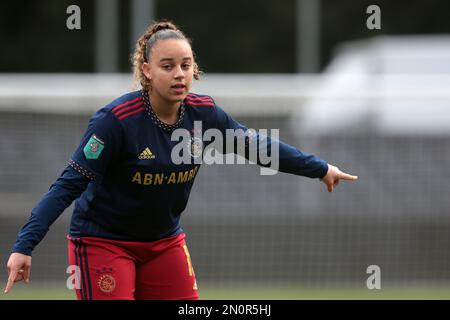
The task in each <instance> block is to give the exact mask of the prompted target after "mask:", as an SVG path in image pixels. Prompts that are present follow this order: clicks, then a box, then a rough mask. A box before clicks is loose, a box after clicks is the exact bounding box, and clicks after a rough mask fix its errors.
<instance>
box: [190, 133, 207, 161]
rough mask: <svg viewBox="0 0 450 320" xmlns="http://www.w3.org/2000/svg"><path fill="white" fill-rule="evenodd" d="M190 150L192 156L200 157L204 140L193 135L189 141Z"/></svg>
mask: <svg viewBox="0 0 450 320" xmlns="http://www.w3.org/2000/svg"><path fill="white" fill-rule="evenodd" d="M188 150H189V154H190V155H191V157H193V158H198V157H200V156H201V155H202V151H203V141H202V140H201V139H200V138H198V137H192V138H191V140H189V142H188Z"/></svg>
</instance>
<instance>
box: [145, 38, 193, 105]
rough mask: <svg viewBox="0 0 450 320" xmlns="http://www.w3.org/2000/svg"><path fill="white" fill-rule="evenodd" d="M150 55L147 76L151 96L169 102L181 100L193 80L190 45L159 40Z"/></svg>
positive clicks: (176, 41)
mask: <svg viewBox="0 0 450 320" xmlns="http://www.w3.org/2000/svg"><path fill="white" fill-rule="evenodd" d="M150 55H151V56H150V63H149V66H148V76H149V77H150V79H151V87H152V89H151V90H152V95H153V94H157V95H158V96H160V97H161V98H163V99H165V100H167V101H170V102H174V101H181V100H183V99H184V98H185V97H186V96H187V94H188V93H189V90H190V89H191V85H192V79H193V78H194V67H193V65H194V57H193V54H192V49H191V46H190V44H189V43H188V42H187V41H185V40H179V39H167V40H160V41H158V42H157V43H156V44H155V46H154V47H153V48H152V51H151V54H150ZM144 68H145V67H144Z"/></svg>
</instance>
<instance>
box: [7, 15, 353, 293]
mask: <svg viewBox="0 0 450 320" xmlns="http://www.w3.org/2000/svg"><path fill="white" fill-rule="evenodd" d="M133 65H134V73H135V77H136V78H137V80H138V81H139V82H140V84H141V85H142V89H141V90H139V91H135V92H130V93H127V94H125V95H123V96H121V97H119V98H118V99H116V100H114V101H113V102H111V103H109V104H108V105H107V106H105V107H104V108H102V109H100V110H99V111H98V112H96V113H95V114H94V116H93V117H92V118H91V120H90V122H89V125H88V128H87V131H86V132H85V134H84V136H83V138H82V139H81V143H80V145H79V147H78V148H77V149H76V150H75V152H74V154H73V156H72V158H71V160H70V162H69V164H68V166H67V168H66V169H65V170H64V172H63V173H62V174H61V176H60V177H59V178H58V179H57V180H56V182H55V183H54V184H53V185H52V186H51V188H50V190H49V191H48V193H47V194H46V195H45V196H44V197H43V198H42V199H41V200H40V201H39V203H38V204H37V205H36V207H35V208H34V209H33V210H32V212H31V217H30V219H29V221H28V222H27V224H26V225H25V226H24V227H23V228H22V230H21V231H20V233H19V234H18V237H17V240H16V243H15V245H14V247H13V250H12V254H11V256H10V258H9V261H8V264H7V270H8V273H9V278H8V283H7V285H6V289H5V293H7V292H9V291H10V290H11V288H12V286H13V284H14V282H17V281H21V280H24V281H25V282H29V279H30V269H31V253H32V251H33V249H34V248H35V247H36V245H37V244H38V243H39V242H40V241H41V240H42V239H43V237H44V236H45V234H46V233H47V231H48V229H49V227H50V225H51V224H52V223H53V222H54V221H55V220H56V219H57V217H58V216H59V215H60V214H61V213H62V212H63V211H64V210H65V209H66V208H67V207H68V206H69V205H70V204H71V203H72V202H73V201H74V200H75V199H76V202H75V208H74V211H73V215H72V220H71V224H70V231H69V235H68V243H69V246H68V250H69V263H70V265H73V266H75V269H74V270H75V271H76V272H75V274H76V275H77V277H78V278H76V279H77V280H78V283H79V288H77V287H76V294H77V298H78V299H198V291H197V284H196V280H195V274H194V270H193V267H192V263H191V260H190V257H189V252H188V249H187V247H186V243H185V240H184V238H185V234H184V232H183V230H182V229H181V226H180V214H181V213H182V212H183V210H184V208H185V207H186V204H187V200H188V197H189V193H190V191H191V188H192V184H193V182H194V179H195V176H196V174H197V172H198V169H199V164H195V163H181V164H174V162H173V161H172V158H171V151H172V149H173V147H174V146H175V144H177V143H178V142H177V141H172V139H171V134H172V132H174V130H175V129H178V128H184V129H187V130H189V132H193V131H195V130H193V129H194V121H201V122H202V126H203V128H204V129H208V128H209V129H211V128H213V129H218V130H220V132H222V133H224V134H225V131H226V129H243V130H245V129H246V128H245V127H244V126H243V125H241V124H239V123H238V122H236V121H235V120H233V119H232V118H231V117H230V116H229V115H228V114H227V113H225V112H224V111H223V110H222V109H221V108H220V107H218V106H217V105H216V104H215V102H214V100H213V99H212V98H211V97H209V96H207V95H199V94H194V93H190V92H189V91H190V88H191V84H192V81H193V79H199V76H200V71H199V68H198V66H197V64H196V62H195V55H194V53H193V51H192V48H191V41H190V40H189V38H187V37H186V36H185V35H184V33H183V32H182V31H180V30H179V29H178V27H177V26H176V25H175V24H173V23H172V22H168V21H160V22H155V23H153V24H151V25H150V26H149V27H148V28H147V30H146V31H145V32H144V34H143V35H142V36H141V37H140V38H139V40H138V42H137V45H136V50H135V53H134V56H133ZM257 139H259V138H257ZM267 141H269V142H270V140H269V139H267ZM247 143H250V142H249V140H247ZM247 146H248V144H247ZM198 147H199V146H198V141H197V142H196V143H194V144H192V145H191V148H192V150H194V149H195V148H197V151H198ZM194 153H195V150H194ZM279 171H282V172H287V173H292V174H296V175H302V176H307V177H310V178H319V179H321V181H322V182H324V183H325V184H326V186H327V188H328V191H329V192H331V191H333V188H334V187H335V186H336V185H337V184H338V182H339V180H340V179H344V180H356V179H357V177H356V176H352V175H349V174H346V173H343V172H341V171H340V170H339V169H338V168H337V167H335V166H332V165H330V164H327V163H326V162H325V161H323V160H321V159H320V158H318V157H316V156H314V155H310V154H306V153H303V152H301V151H299V150H297V149H295V148H293V147H291V146H289V145H287V144H284V143H282V142H279ZM75 283H77V281H75Z"/></svg>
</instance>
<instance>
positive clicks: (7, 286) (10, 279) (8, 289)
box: [5, 268, 19, 293]
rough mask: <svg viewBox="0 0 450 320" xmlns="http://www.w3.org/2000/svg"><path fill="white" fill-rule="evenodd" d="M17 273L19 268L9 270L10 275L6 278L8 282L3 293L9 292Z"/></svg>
mask: <svg viewBox="0 0 450 320" xmlns="http://www.w3.org/2000/svg"><path fill="white" fill-rule="evenodd" d="M18 272H19V268H17V269H16V268H12V269H11V273H10V274H9V277H8V282H7V283H6V288H5V293H8V292H9V291H10V290H11V288H12V286H13V285H14V280H15V279H16V277H17V273H18Z"/></svg>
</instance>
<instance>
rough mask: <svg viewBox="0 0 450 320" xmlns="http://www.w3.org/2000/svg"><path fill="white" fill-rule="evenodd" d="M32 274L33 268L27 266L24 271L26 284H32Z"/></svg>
mask: <svg viewBox="0 0 450 320" xmlns="http://www.w3.org/2000/svg"><path fill="white" fill-rule="evenodd" d="M30 273H31V267H30V266H26V267H25V268H24V270H23V275H22V276H23V279H24V280H25V283H30Z"/></svg>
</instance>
